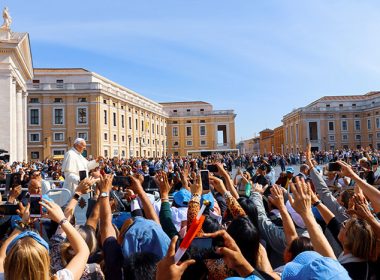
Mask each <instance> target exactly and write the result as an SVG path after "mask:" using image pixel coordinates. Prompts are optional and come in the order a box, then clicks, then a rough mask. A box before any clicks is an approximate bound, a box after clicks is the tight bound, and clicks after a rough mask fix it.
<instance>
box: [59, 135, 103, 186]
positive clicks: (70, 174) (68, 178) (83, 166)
mask: <svg viewBox="0 0 380 280" xmlns="http://www.w3.org/2000/svg"><path fill="white" fill-rule="evenodd" d="M85 149H86V141H85V140H84V139H82V138H77V139H75V141H74V146H73V147H72V148H71V149H70V150H69V151H67V152H66V154H65V158H64V160H63V163H62V171H63V173H64V175H65V182H64V184H63V187H64V188H66V189H68V190H70V191H71V193H72V194H74V192H75V189H76V187H77V186H78V184H79V180H80V178H79V171H82V170H85V171H86V174H87V176H88V172H89V171H90V170H91V169H94V168H95V167H97V166H98V165H99V164H98V162H97V160H91V161H88V160H87V159H86V158H85V157H83V156H82V153H83V151H84V150H85Z"/></svg>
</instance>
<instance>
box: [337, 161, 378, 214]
mask: <svg viewBox="0 0 380 280" xmlns="http://www.w3.org/2000/svg"><path fill="white" fill-rule="evenodd" d="M337 162H338V163H339V164H340V166H341V167H342V174H343V175H344V176H347V177H349V178H351V179H352V180H354V181H355V183H356V184H357V185H358V186H359V188H360V189H361V190H362V191H363V193H364V195H365V196H366V197H368V199H369V200H370V201H371V204H372V207H373V209H375V211H376V212H380V191H379V190H378V189H376V188H375V187H374V186H371V185H370V184H368V183H367V182H366V181H365V180H363V179H361V178H360V177H359V175H358V174H356V173H355V172H354V170H352V168H351V166H350V165H349V164H348V163H346V162H344V161H337Z"/></svg>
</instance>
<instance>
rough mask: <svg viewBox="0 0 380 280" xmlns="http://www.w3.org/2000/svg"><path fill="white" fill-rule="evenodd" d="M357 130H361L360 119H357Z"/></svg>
mask: <svg viewBox="0 0 380 280" xmlns="http://www.w3.org/2000/svg"><path fill="white" fill-rule="evenodd" d="M355 130H360V121H359V120H355Z"/></svg>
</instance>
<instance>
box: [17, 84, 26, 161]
mask: <svg viewBox="0 0 380 280" xmlns="http://www.w3.org/2000/svg"><path fill="white" fill-rule="evenodd" d="M16 143H17V148H16V150H17V158H16V160H18V161H22V160H23V159H24V157H23V153H24V125H23V114H22V91H21V90H20V89H17V92H16Z"/></svg>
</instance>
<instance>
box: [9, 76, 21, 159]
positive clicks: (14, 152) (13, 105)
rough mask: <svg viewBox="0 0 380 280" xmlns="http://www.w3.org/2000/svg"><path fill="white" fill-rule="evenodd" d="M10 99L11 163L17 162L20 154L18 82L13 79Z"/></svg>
mask: <svg viewBox="0 0 380 280" xmlns="http://www.w3.org/2000/svg"><path fill="white" fill-rule="evenodd" d="M10 98H11V108H10V111H11V114H10V117H11V120H10V121H11V135H10V140H11V143H10V146H11V149H10V151H9V154H10V161H11V162H13V161H16V160H18V159H19V158H18V154H17V152H18V151H17V107H16V106H17V101H16V80H15V79H14V78H13V80H12V85H11V91H10Z"/></svg>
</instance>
